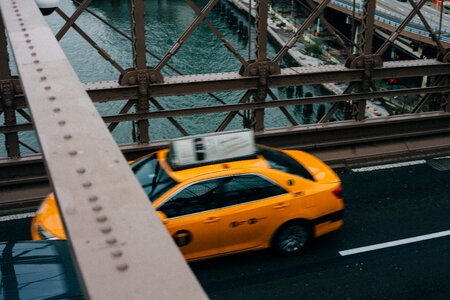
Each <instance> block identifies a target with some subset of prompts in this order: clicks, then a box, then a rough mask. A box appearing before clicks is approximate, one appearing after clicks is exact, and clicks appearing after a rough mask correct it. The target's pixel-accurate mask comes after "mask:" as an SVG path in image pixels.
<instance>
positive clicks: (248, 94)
mask: <svg viewBox="0 0 450 300" xmlns="http://www.w3.org/2000/svg"><path fill="white" fill-rule="evenodd" d="M253 94H254V91H252V90H248V91H246V92H245V94H244V96H242V97H241V99H240V100H239V102H238V103H246V102H248V100H249V99H250V97H251V96H253ZM238 113H239V112H238V111H232V112H230V113H229V114H228V115H227V116H226V117H225V119H224V120H223V121H222V123H220V125H219V127H217V129H216V130H215V131H216V132H219V131H224V130H225V128H227V126H228V124H230V122H231V121H232V120H233V119H234V117H235V116H236V115H237V114H238ZM239 115H240V116H241V117H242V118H244V119H245V118H246V116H244V115H242V114H239Z"/></svg>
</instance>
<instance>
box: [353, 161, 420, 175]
mask: <svg viewBox="0 0 450 300" xmlns="http://www.w3.org/2000/svg"><path fill="white" fill-rule="evenodd" d="M426 163H427V161H426V160H424V159H421V160H413V161H406V162H400V163H395V164H387V165H379V166H370V167H363V168H356V169H352V171H353V172H370V171H375V170H385V169H393V168H400V167H407V166H414V165H422V164H426Z"/></svg>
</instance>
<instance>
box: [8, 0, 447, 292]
mask: <svg viewBox="0 0 450 300" xmlns="http://www.w3.org/2000/svg"><path fill="white" fill-rule="evenodd" d="M409 1H410V3H411V6H412V8H413V9H412V10H411V13H410V15H409V16H408V17H407V18H405V20H404V22H403V23H402V24H401V25H400V26H399V27H398V28H397V29H396V30H395V31H393V32H391V34H390V36H389V38H388V39H387V40H386V42H385V43H384V44H383V45H382V46H381V47H380V48H379V49H374V44H373V33H374V22H375V21H374V12H375V6H376V1H374V0H364V2H363V7H364V10H363V11H364V13H363V15H362V16H361V15H359V16H358V20H360V22H361V26H362V33H361V39H360V43H359V44H356V43H355V41H354V40H350V41H349V40H348V38H345V36H343V35H342V34H340V33H339V32H337V31H336V30H335V29H333V26H332V25H331V24H329V23H328V22H326V19H325V18H324V16H323V11H324V10H325V9H326V7H327V6H328V5H329V4H330V2H331V1H330V0H322V1H317V0H314V1H313V0H305V1H302V5H303V7H305V8H307V9H308V13H309V17H308V18H307V19H306V20H305V21H304V23H303V24H302V25H300V26H299V27H298V28H297V29H296V31H295V33H294V34H292V36H291V38H290V39H289V40H287V41H286V42H285V43H284V45H282V47H281V48H280V49H279V51H278V52H277V53H276V55H275V56H274V57H273V58H272V59H271V58H269V57H268V55H267V43H268V37H269V35H270V34H269V31H268V16H269V0H259V1H256V2H255V3H256V9H255V10H254V28H255V30H256V35H255V37H254V41H255V42H254V45H255V47H254V54H253V57H252V58H249V59H245V58H244V57H243V55H242V54H240V53H239V52H238V51H237V50H236V48H235V47H234V46H233V44H232V43H231V42H230V41H228V40H226V39H225V38H224V36H223V35H222V34H221V33H220V31H219V30H218V29H217V28H216V27H215V26H214V24H212V22H210V21H209V20H208V14H209V13H210V12H211V11H212V10H213V9H214V7H215V6H217V5H218V3H219V2H220V1H219V0H210V1H207V3H206V5H204V6H203V7H198V6H197V4H196V3H195V2H194V1H193V0H186V2H187V4H188V5H189V6H190V7H191V9H192V10H193V11H194V12H195V13H196V15H197V17H196V18H195V19H194V21H193V22H192V24H190V25H189V26H188V28H186V30H185V31H184V33H183V34H182V35H181V36H180V37H179V38H178V39H177V40H176V41H175V42H174V44H173V46H172V47H171V48H170V49H169V50H168V51H167V53H166V54H165V55H163V56H162V57H159V56H157V55H155V54H154V53H153V52H151V49H152V45H151V43H150V44H149V43H147V42H146V40H145V21H146V20H145V16H144V11H145V10H144V1H143V0H130V3H131V13H130V14H131V18H132V22H131V24H132V30H131V33H132V35H131V36H127V35H126V34H125V33H123V32H122V31H120V30H118V29H116V28H114V27H112V26H111V25H110V24H108V22H107V21H106V20H104V19H102V18H101V17H100V16H98V15H96V14H95V13H94V12H93V11H92V10H90V9H89V4H90V3H91V0H84V1H82V2H80V3H78V7H77V9H76V11H75V12H74V13H73V14H72V15H71V16H69V15H67V14H66V13H65V12H63V11H62V10H61V9H59V8H58V9H57V10H56V13H58V14H59V15H60V16H61V18H62V19H64V20H65V24H64V25H63V26H62V28H61V29H60V30H59V31H58V32H57V33H56V35H53V34H52V33H51V31H50V30H49V29H48V26H47V25H46V23H45V20H44V19H43V17H42V16H41V15H40V14H39V13H38V10H37V7H36V5H34V1H33V0H0V9H1V13H2V18H1V19H0V114H2V115H3V119H4V124H2V125H0V134H3V135H4V136H5V145H6V150H7V157H6V158H4V159H1V161H0V174H1V176H0V184H1V185H3V186H9V185H18V184H19V183H25V184H28V183H30V182H39V181H45V180H46V175H45V174H46V173H45V172H44V169H43V167H42V166H43V165H42V162H43V161H45V162H46V168H47V171H48V174H49V175H50V178H51V182H52V186H53V189H54V191H55V193H56V195H57V197H58V202H59V206H60V210H61V212H62V214H63V217H64V223H65V226H66V228H67V229H68V233H69V237H70V239H71V243H72V248H73V249H74V253H75V257H76V260H77V262H78V263H79V265H80V270H81V278H82V281H83V283H84V284H83V285H84V287H85V292H86V295H89V297H92V298H101V299H105V298H108V299H113V298H114V297H115V298H117V299H119V298H120V299H123V296H124V295H123V294H120V293H117V294H114V293H112V294H105V293H107V292H105V291H102V289H104V290H108V291H111V287H112V286H114V284H111V282H113V283H114V282H119V281H120V280H122V279H123V278H127V279H126V282H127V284H129V286H130V287H133V288H134V290H133V292H135V293H136V294H135V295H141V294H140V293H142V292H143V291H144V290H145V287H144V286H143V285H144V283H142V282H140V281H139V280H137V281H136V282H134V280H135V279H136V276H137V277H139V276H141V277H145V276H142V275H138V274H149V273H153V274H154V273H157V274H158V276H161V274H162V273H164V272H166V271H167V270H169V272H167V273H166V275H168V276H169V275H171V276H172V275H173V276H175V275H174V274H175V273H177V272H180V273H179V274H180V275H176V276H181V278H182V280H181V281H180V284H181V282H184V283H185V284H183V287H184V288H186V287H187V286H189V287H190V288H188V290H187V292H186V291H184V292H183V293H182V294H180V295H182V296H183V298H187V297H188V296H191V297H188V298H193V299H199V298H202V297H204V295H203V294H202V293H203V292H202V291H201V288H199V287H198V284H197V283H196V281H195V279H193V278H192V274H190V272H189V271H188V270H187V268H186V267H185V264H184V263H182V262H181V261H182V258H181V256H180V255H179V254H177V251H176V249H175V247H174V245H173V243H171V241H170V237H167V236H166V235H165V234H163V233H162V232H164V230H163V229H161V226H160V225H161V224H160V222H159V220H158V217H157V216H156V214H154V212H153V211H149V210H150V208H148V204H147V202H148V200H147V199H146V196H145V195H144V194H143V193H142V190H141V189H140V188H139V187H138V183H137V182H136V180H135V179H134V177H133V175H132V174H131V172H130V171H129V168H128V167H127V165H126V161H125V159H123V157H122V156H121V155H120V152H119V148H117V146H116V145H115V143H114V141H113V140H112V138H111V135H110V134H109V133H108V132H107V129H108V130H109V131H114V130H115V128H117V126H118V124H119V123H120V122H129V121H131V122H133V124H136V128H135V130H134V131H135V132H133V133H132V134H134V133H136V134H135V139H136V142H135V143H133V144H127V145H121V146H120V150H121V151H122V152H123V153H124V154H125V155H126V156H127V157H128V158H132V157H136V156H139V155H141V154H143V153H148V151H151V150H154V149H159V148H161V147H164V146H166V145H167V142H166V141H165V140H157V141H154V140H151V139H150V135H149V131H151V128H150V126H149V124H150V123H149V120H150V119H161V118H166V119H167V120H168V121H169V122H170V123H171V124H172V125H173V126H174V127H175V128H176V129H177V130H178V131H179V132H180V134H181V135H184V136H187V135H190V134H192V133H190V132H189V131H188V130H187V129H186V128H185V127H184V126H183V125H182V124H181V123H180V122H179V121H178V120H177V117H180V116H192V115H202V114H210V113H225V117H224V118H223V120H222V121H221V122H220V124H219V125H218V126H217V128H216V130H215V131H217V132H219V131H223V130H226V129H227V126H228V125H229V124H230V123H231V121H232V120H233V119H234V118H236V117H239V118H241V119H242V124H243V125H242V126H243V127H247V128H252V129H253V130H254V131H255V134H256V138H257V141H258V142H261V143H265V144H268V145H273V146H277V147H283V148H298V149H306V150H309V151H311V152H313V153H315V154H317V155H319V156H320V157H321V158H323V159H324V160H326V161H328V162H329V163H330V164H332V165H348V164H359V163H363V162H369V161H370V162H374V161H383V160H389V159H399V158H405V157H412V156H415V155H428V154H435V153H447V152H449V151H450V139H449V131H450V104H449V97H450V96H449V95H450V52H449V49H448V48H446V45H444V44H443V43H441V41H440V40H439V38H438V37H437V34H436V33H435V32H434V31H433V30H432V28H431V27H430V26H429V25H428V23H427V21H426V19H425V18H424V17H423V15H422V14H421V13H420V8H421V7H422V6H423V5H424V4H425V2H426V1H425V0H420V1H413V0H409ZM74 2H76V1H74ZM251 4H252V1H250V4H249V9H251ZM82 13H88V14H91V15H94V17H96V18H97V19H99V21H100V22H103V23H104V24H105V26H108V27H111V29H112V30H114V31H116V32H117V33H118V34H120V35H122V36H124V37H125V38H126V39H128V40H129V41H130V43H131V45H132V49H133V51H132V52H133V53H132V54H133V55H132V58H133V67H132V68H131V69H125V68H124V67H123V66H121V65H120V64H119V63H118V62H117V61H116V60H115V59H114V58H113V57H112V56H111V55H109V54H108V51H107V49H103V48H102V47H100V46H99V45H98V44H97V43H96V42H95V37H91V36H89V35H88V34H87V33H86V32H85V31H84V30H83V29H82V28H81V26H79V25H77V19H78V18H79V16H80V15H81V14H82ZM416 15H417V16H419V17H420V19H421V20H422V21H423V23H424V25H425V27H426V28H427V29H428V30H429V32H430V37H431V39H432V40H433V41H434V42H435V44H436V49H437V55H436V57H435V58H431V59H421V60H408V61H389V62H387V61H386V62H383V60H382V58H381V56H382V54H383V53H384V52H385V51H386V50H387V49H388V47H389V45H390V44H392V43H393V42H395V40H396V39H397V37H398V36H399V35H400V34H401V32H402V30H403V29H404V28H405V26H406V25H407V24H408V22H409V21H410V20H411V19H412V18H413V17H414V16H416ZM317 18H320V19H321V20H323V23H324V24H325V26H326V27H327V28H328V30H329V31H330V32H331V33H332V34H333V35H335V36H336V38H337V39H338V42H339V43H340V44H341V45H342V46H345V47H347V50H346V52H347V53H348V59H347V62H346V63H345V64H341V65H325V66H318V67H290V68H283V67H281V61H282V59H283V58H284V57H286V55H288V54H289V53H290V50H291V49H292V48H293V47H294V46H295V45H296V43H297V42H299V40H300V39H301V38H302V37H303V36H304V35H305V33H306V32H307V30H308V28H310V27H311V26H312V25H313V23H314V21H315V20H316V19H317ZM202 23H204V24H206V26H207V27H208V28H209V29H210V30H211V31H212V32H213V34H214V35H215V36H216V37H217V39H218V40H219V41H220V42H221V43H222V44H223V46H224V47H225V48H226V49H227V50H228V51H230V52H231V53H232V54H233V56H234V57H235V58H236V60H238V61H239V63H240V65H241V67H240V69H239V70H236V71H235V72H225V73H217V74H195V75H185V74H181V73H180V72H179V71H177V70H176V69H175V68H174V67H173V66H172V65H170V64H169V62H170V60H171V59H172V58H173V56H175V55H176V54H177V52H178V50H179V49H180V48H181V47H182V46H183V44H184V43H185V42H186V40H188V39H189V38H190V37H191V35H192V33H193V32H194V31H195V30H196V29H197V28H198V27H199V25H200V24H202ZM70 28H72V29H73V30H75V31H76V32H77V33H78V34H79V35H80V36H81V37H83V38H84V39H85V40H86V41H87V42H88V43H89V44H90V45H91V46H92V47H93V48H94V49H95V50H96V51H98V53H99V54H100V55H101V56H102V57H103V58H104V59H105V60H106V61H108V62H109V63H110V64H111V65H112V66H113V67H114V68H115V69H116V70H117V71H118V72H119V73H120V77H119V78H117V80H114V81H110V82H97V83H96V82H94V83H89V84H81V83H80V82H79V81H78V79H77V78H76V76H75V74H74V73H73V71H71V68H70V66H69V64H68V62H67V59H66V58H65V56H64V54H63V53H62V51H61V49H60V48H59V45H58V43H57V41H59V40H60V39H61V38H62V37H64V35H65V34H66V33H67V31H68V30H69V29H70ZM5 32H6V33H7V34H5ZM8 43H10V45H11V48H12V50H13V54H14V57H15V60H16V65H17V67H18V70H19V77H15V76H13V75H12V73H11V70H10V69H9V61H8V47H7V45H8ZM352 49H356V50H355V51H354V50H352ZM147 55H150V56H152V57H153V58H155V59H157V63H156V64H155V65H153V66H149V63H148V61H147ZM163 68H169V69H171V70H172V71H174V72H176V74H177V75H176V76H163V73H162V69H163ZM61 76H64V80H61ZM408 77H424V78H430V79H432V80H428V83H426V84H423V85H422V86H419V87H412V88H403V89H399V90H390V91H382V90H377V89H376V87H375V85H374V84H373V83H374V81H376V80H382V79H389V78H408ZM342 82H344V83H346V84H347V88H346V90H345V91H344V92H343V93H342V94H337V95H331V96H316V97H302V98H292V99H278V98H277V97H276V95H275V94H274V93H273V91H272V89H273V88H278V87H288V86H304V85H313V84H330V83H342ZM424 82H427V81H424ZM230 91H241V93H242V96H241V98H240V99H235V102H234V103H230V101H229V100H230V99H227V100H228V101H224V100H223V99H221V98H220V97H218V96H217V95H215V94H214V93H217V92H230ZM199 94H207V95H209V96H210V97H212V98H214V99H215V101H217V105H212V106H206V107H194V108H192V105H189V106H188V107H178V108H176V109H166V108H165V107H164V106H163V105H162V104H161V101H160V100H159V98H160V97H165V96H182V95H199ZM408 95H420V100H419V101H418V102H417V103H416V104H415V106H414V107H413V108H411V109H410V111H408V112H407V113H405V114H401V115H391V116H386V117H377V118H367V117H366V116H365V112H366V107H367V101H369V100H376V99H383V98H388V97H402V96H408ZM124 99H126V100H127V101H126V103H125V104H124V105H123V107H122V109H121V111H120V113H119V114H116V115H108V116H102V117H100V116H99V115H98V114H97V113H96V111H95V108H94V106H93V105H92V102H93V103H97V102H108V101H109V102H113V101H123V100H124ZM62 100H63V101H62ZM316 103H332V104H333V105H331V108H330V109H329V110H328V111H326V112H325V113H324V114H323V116H322V117H321V118H320V120H318V121H317V123H315V124H308V125H304V124H299V122H298V121H297V120H296V119H295V118H294V117H293V116H292V115H291V114H290V112H289V110H288V109H287V107H289V106H293V105H309V104H316ZM191 104H192V103H191ZM133 107H134V108H135V112H130V111H131V110H132V108H133ZM339 107H343V108H344V110H345V112H346V116H347V117H346V119H345V120H342V121H332V122H331V121H330V120H332V117H333V115H334V114H335V113H336V111H337V109H338V108H339ZM425 107H426V108H427V109H426V111H425V110H424V108H425ZM269 108H277V109H280V110H281V112H282V114H283V115H284V116H285V117H286V119H287V120H288V122H289V123H290V125H289V126H287V127H280V128H276V129H273V128H272V129H267V128H265V114H267V110H268V109H269ZM28 110H29V111H30V112H31V115H30V114H29V113H28V112H27V111H28ZM17 114H20V115H21V116H22V117H23V118H25V120H27V123H20V124H19V123H18V121H17ZM101 118H102V119H103V122H104V123H106V124H107V128H106V127H105V126H104V125H103V122H102V120H101ZM31 130H36V132H37V135H38V138H39V141H40V148H41V151H42V156H41V154H36V155H22V154H21V151H20V147H21V145H22V146H25V147H29V145H25V144H24V143H23V142H21V141H20V139H19V133H20V132H24V131H31ZM116 150H117V151H116ZM61 166H64V167H61ZM117 176H119V177H120V178H119V177H117ZM117 182H122V183H123V184H120V185H117V184H116V183H117ZM111 186H113V187H111ZM134 192H135V194H134V195H133V197H132V196H130V193H134ZM125 195H126V196H127V198H134V199H135V200H136V201H135V202H133V203H135V204H133V205H131V208H127V209H126V210H123V211H121V210H120V209H121V208H122V206H121V205H122V204H121V202H123V201H122V200H123V197H125ZM83 199H84V200H85V202H83V201H84V200H83ZM105 199H107V201H106V200H105ZM76 201H79V202H76ZM144 203H145V204H144ZM128 209H129V210H128ZM118 210H119V211H121V213H123V215H120V214H118V213H117V211H118ZM99 212H100V213H99ZM102 212H105V213H104V214H103V213H102ZM108 212H109V214H108ZM149 215H150V216H152V217H151V218H148V216H149ZM85 216H92V222H90V221H86V222H83V220H82V219H83V218H84V219H89V217H88V218H86V217H85ZM131 216H132V218H131ZM128 217H130V218H129V219H133V220H134V221H136V223H135V224H134V225H130V224H129V223H127V225H126V226H124V225H123V223H124V222H123V221H124V220H126V219H127V218H128ZM80 220H81V221H80ZM134 221H133V222H134ZM158 222H159V223H158ZM77 223H83V224H77ZM130 226H132V227H133V228H132V229H130ZM92 228H94V229H95V230H92ZM145 228H147V229H145ZM151 229H153V230H151ZM130 230H132V231H134V232H135V234H133V236H135V237H133V236H130V234H129V231H130ZM86 232H90V233H89V234H88V235H86ZM111 232H112V233H113V234H111ZM142 236H148V237H149V239H148V240H145V241H141V240H140V239H138V238H136V237H142ZM129 245H135V246H136V248H134V247H133V248H132V249H131V248H130V247H129ZM148 249H152V251H148ZM165 249H172V250H167V251H169V252H170V251H172V252H170V255H169V256H170V257H174V258H173V259H170V260H169V262H167V261H165V260H164V258H159V259H161V261H162V262H164V263H165V264H164V266H163V265H162V264H161V263H160V262H159V263H158V262H155V260H157V259H158V256H156V257H154V258H151V259H149V260H145V262H143V263H142V262H140V261H138V260H137V257H138V256H139V253H144V252H146V253H149V252H151V253H156V252H158V251H162V253H164V254H166V253H167V252H165V251H166V250H165ZM140 251H144V252H140ZM92 255H94V256H95V259H93V258H92V257H93V256H92ZM151 255H153V254H151ZM128 258H130V260H129V261H127V259H128ZM94 260H97V261H98V263H95V264H92V261H94ZM140 263H142V266H140V265H139V264H140ZM108 265H112V266H113V269H114V270H115V271H114V272H110V274H109V275H107V276H105V273H107V272H105V269H107V267H106V266H108ZM163 269H164V271H162V270H163ZM150 270H153V271H150ZM140 272H142V273H140ZM123 274H129V275H128V276H127V275H123ZM177 274H178V273H177ZM102 276H105V277H102ZM149 276H151V275H149ZM154 276H155V275H153V278H154ZM99 277H101V278H102V279H101V280H100V281H99V280H98V278H99ZM169 277H170V276H169ZM120 278H122V279H120ZM168 281H169V280H168ZM156 282H158V280H156V279H155V281H154V282H153V283H154V286H153V287H154V288H153V289H152V291H153V290H162V292H161V294H159V296H155V298H161V299H167V298H173V297H171V296H173V295H178V294H176V293H177V292H176V291H177V290H176V289H180V288H181V287H180V286H176V284H175V283H174V281H173V280H172V281H171V284H173V286H170V284H169V285H162V286H157V285H159V283H156ZM90 283H96V284H97V286H96V285H94V284H90ZM141 284H142V285H141ZM106 285H107V286H108V288H105V286H106ZM147 288H148V287H147ZM118 289H119V290H120V288H117V289H114V291H117V290H118ZM128 295H129V294H128ZM180 295H178V296H180Z"/></svg>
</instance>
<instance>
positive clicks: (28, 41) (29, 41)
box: [25, 35, 31, 44]
mask: <svg viewBox="0 0 450 300" xmlns="http://www.w3.org/2000/svg"><path fill="white" fill-rule="evenodd" d="M25 36H26V35H25ZM25 42H27V43H28V44H29V43H31V40H26V41H25Z"/></svg>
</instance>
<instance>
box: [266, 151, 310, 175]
mask: <svg viewBox="0 0 450 300" xmlns="http://www.w3.org/2000/svg"><path fill="white" fill-rule="evenodd" d="M257 149H258V153H259V154H261V155H262V156H264V158H265V159H266V160H267V162H268V163H269V165H270V167H271V168H272V169H276V170H280V171H283V172H286V173H289V174H293V175H297V176H300V177H303V178H306V179H309V180H312V181H314V178H313V177H312V175H311V174H310V173H309V172H308V170H306V168H305V167H303V166H302V165H301V164H299V163H298V162H297V161H296V160H295V159H293V158H292V157H290V156H289V155H286V154H284V153H283V152H280V151H277V150H275V149H271V148H267V147H263V146H257Z"/></svg>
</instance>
